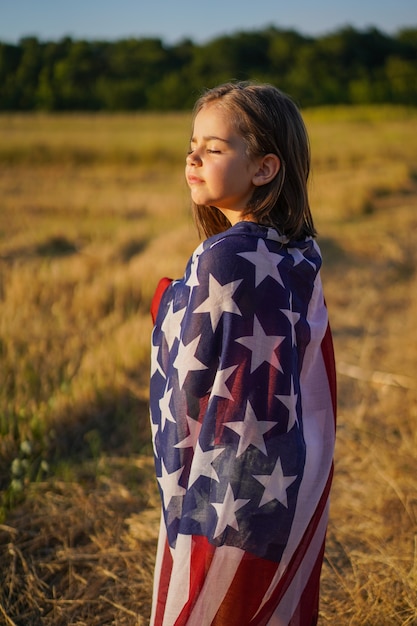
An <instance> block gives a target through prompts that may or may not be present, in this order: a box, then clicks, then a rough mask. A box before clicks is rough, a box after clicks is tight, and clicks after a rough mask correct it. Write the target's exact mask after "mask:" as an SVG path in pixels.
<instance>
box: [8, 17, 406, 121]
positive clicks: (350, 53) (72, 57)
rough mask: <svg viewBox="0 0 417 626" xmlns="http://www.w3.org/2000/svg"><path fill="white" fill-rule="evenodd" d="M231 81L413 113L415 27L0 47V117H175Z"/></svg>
mask: <svg viewBox="0 0 417 626" xmlns="http://www.w3.org/2000/svg"><path fill="white" fill-rule="evenodd" d="M231 79H238V80H256V81H262V82H264V81H265V82H269V83H272V84H274V85H276V86H277V87H279V88H280V89H282V90H283V91H286V92H287V93H289V94H291V95H292V96H293V98H294V99H295V100H296V101H297V102H298V103H299V105H300V106H302V107H311V106H317V105H325V104H368V103H396V104H403V105H412V106H415V105H417V27H413V28H405V29H402V30H400V31H399V32H398V33H396V34H395V35H392V36H390V35H387V34H385V33H383V32H381V31H380V30H378V29H376V28H369V29H366V30H363V31H360V30H356V29H354V28H353V27H345V28H342V29H340V30H337V31H335V32H333V33H330V34H327V35H323V36H319V37H311V36H305V35H302V34H300V33H298V32H297V31H294V30H283V29H279V28H276V27H272V26H271V27H268V28H265V29H263V30H260V31H249V32H236V33H234V34H231V35H225V36H221V37H217V38H214V39H212V40H210V41H209V42H207V43H204V44H196V43H194V42H193V41H191V40H189V39H185V40H183V41H180V42H178V43H176V44H173V45H166V44H164V42H163V41H162V40H161V39H159V38H141V39H135V38H129V39H122V40H118V41H112V42H110V41H85V40H74V39H72V38H70V37H66V38H64V39H61V40H59V41H56V42H54V41H46V42H43V41H39V40H38V39H37V38H36V37H26V38H23V39H21V40H20V41H19V43H17V44H10V43H5V42H0V111H81V110H82V111H137V110H148V111H162V110H181V109H188V108H190V107H191V106H192V104H193V102H194V100H195V98H196V96H197V95H198V94H200V93H201V91H202V90H203V89H204V88H207V87H211V86H214V85H216V84H218V83H221V82H224V81H227V80H231Z"/></svg>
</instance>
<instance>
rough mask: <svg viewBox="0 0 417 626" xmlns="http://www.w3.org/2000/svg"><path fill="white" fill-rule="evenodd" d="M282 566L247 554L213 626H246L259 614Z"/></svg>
mask: <svg viewBox="0 0 417 626" xmlns="http://www.w3.org/2000/svg"><path fill="white" fill-rule="evenodd" d="M278 565H279V563H275V562H274V561H267V560H265V559H260V558H258V557H256V556H253V555H251V554H248V553H246V554H245V555H244V557H243V559H242V561H241V562H240V564H239V567H238V569H237V572H236V575H235V577H234V579H233V582H232V584H231V586H230V587H229V589H228V591H227V593H226V596H225V598H224V600H223V602H222V604H221V606H220V608H219V610H218V611H217V614H216V617H215V618H214V620H213V621H212V623H211V626H225V624H227V626H243V625H244V624H248V623H249V621H250V620H251V619H252V617H253V616H254V615H255V614H256V612H257V611H258V609H259V606H260V604H261V602H262V599H263V597H264V595H265V593H266V592H267V590H268V588H269V586H270V584H271V582H272V580H273V578H274V575H275V573H276V571H277V569H278Z"/></svg>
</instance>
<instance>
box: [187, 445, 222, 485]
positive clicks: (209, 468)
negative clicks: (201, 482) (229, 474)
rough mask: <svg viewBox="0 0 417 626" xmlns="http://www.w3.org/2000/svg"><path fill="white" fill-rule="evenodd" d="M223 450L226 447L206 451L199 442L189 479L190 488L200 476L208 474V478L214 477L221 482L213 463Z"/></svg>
mask: <svg viewBox="0 0 417 626" xmlns="http://www.w3.org/2000/svg"><path fill="white" fill-rule="evenodd" d="M223 450H224V448H214V450H207V451H206V452H204V450H203V449H202V448H201V446H200V442H197V445H196V447H195V452H194V457H193V462H192V465H191V472H190V478H189V479H188V488H190V487H191V485H193V484H194V483H195V481H196V480H198V479H199V478H200V476H207V478H213V479H214V480H216V481H217V482H219V477H218V474H217V472H216V470H215V469H214V467H213V465H212V463H213V461H214V460H215V459H216V458H217V457H218V456H219V454H221V453H222V452H223Z"/></svg>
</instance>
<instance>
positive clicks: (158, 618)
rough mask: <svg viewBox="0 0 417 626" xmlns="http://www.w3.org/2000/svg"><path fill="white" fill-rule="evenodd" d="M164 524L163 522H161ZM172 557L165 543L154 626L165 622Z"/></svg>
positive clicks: (166, 542)
mask: <svg viewBox="0 0 417 626" xmlns="http://www.w3.org/2000/svg"><path fill="white" fill-rule="evenodd" d="M161 523H162V524H163V523H164V522H163V520H162V521H161ZM172 563H173V561H172V556H171V551H170V549H169V544H168V541H167V540H166V541H165V547H164V555H163V557H162V563H161V574H160V578H159V587H158V593H157V598H156V610H155V619H154V622H153V623H154V626H162V623H163V620H164V613H165V606H166V601H167V596H168V589H169V582H170V579H171V572H172Z"/></svg>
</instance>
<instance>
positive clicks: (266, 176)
mask: <svg viewBox="0 0 417 626" xmlns="http://www.w3.org/2000/svg"><path fill="white" fill-rule="evenodd" d="M280 169H281V159H280V158H279V156H277V155H276V154H273V153H272V152H271V153H270V154H265V155H264V156H263V157H262V158H261V159H260V160H259V163H258V170H257V171H256V173H255V174H254V176H253V178H252V183H253V184H254V185H255V186H256V187H261V186H262V185H266V184H267V183H270V182H271V180H274V178H275V176H276V175H277V174H278V172H279V170H280Z"/></svg>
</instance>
